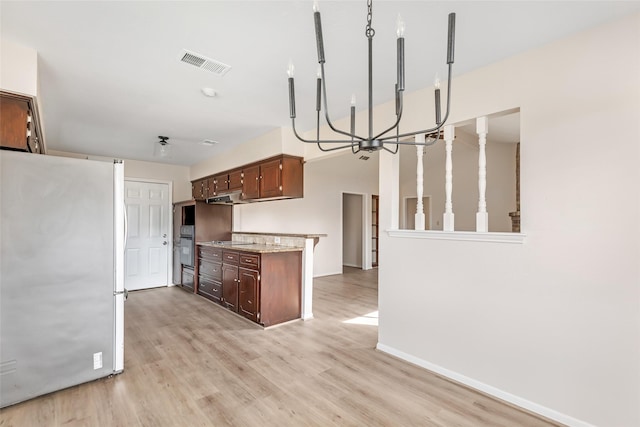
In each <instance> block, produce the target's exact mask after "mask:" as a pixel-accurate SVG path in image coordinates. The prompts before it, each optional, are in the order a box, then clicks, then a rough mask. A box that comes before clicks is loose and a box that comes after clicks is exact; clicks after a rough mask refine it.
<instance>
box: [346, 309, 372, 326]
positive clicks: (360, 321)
mask: <svg viewBox="0 0 640 427" xmlns="http://www.w3.org/2000/svg"><path fill="white" fill-rule="evenodd" d="M342 323H348V324H351V325H371V326H378V310H376V311H372V312H371V313H368V314H365V315H363V316H360V317H354V318H353V319H349V320H345V321H344V322H342Z"/></svg>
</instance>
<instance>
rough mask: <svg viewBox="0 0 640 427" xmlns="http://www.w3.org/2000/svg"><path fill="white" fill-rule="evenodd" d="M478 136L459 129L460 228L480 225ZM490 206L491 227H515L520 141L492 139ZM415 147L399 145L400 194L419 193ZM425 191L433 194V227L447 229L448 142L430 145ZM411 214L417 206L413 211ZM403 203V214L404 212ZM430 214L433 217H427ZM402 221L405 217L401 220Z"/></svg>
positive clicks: (456, 193)
mask: <svg viewBox="0 0 640 427" xmlns="http://www.w3.org/2000/svg"><path fill="white" fill-rule="evenodd" d="M478 151H479V149H478V137H477V136H475V137H474V136H472V135H469V134H466V133H462V132H459V131H458V132H457V133H456V139H455V142H454V143H453V150H452V158H453V194H452V197H451V198H452V201H453V212H454V214H455V229H456V231H475V229H476V212H477V211H478V197H479V196H478ZM486 154H487V191H486V199H487V212H489V231H501V232H510V231H511V218H510V217H509V212H512V211H515V210H516V144H510V143H500V142H492V141H491V140H488V141H487V146H486ZM416 162H417V158H416V149H415V147H412V146H403V147H400V198H401V200H404V198H405V197H416ZM423 166H424V193H423V194H424V195H425V196H430V197H431V215H432V224H431V225H432V228H431V229H432V230H442V214H443V213H444V198H445V191H444V178H445V170H444V168H445V149H444V142H442V141H441V142H438V143H436V144H435V145H432V146H430V147H426V148H425V156H424V159H423ZM410 214H411V215H413V214H415V212H412V213H410ZM404 215H405V206H404V203H401V206H400V217H401V218H404V217H405V216H404ZM427 220H428V218H427ZM402 224H403V222H402V221H401V222H400V225H401V226H402Z"/></svg>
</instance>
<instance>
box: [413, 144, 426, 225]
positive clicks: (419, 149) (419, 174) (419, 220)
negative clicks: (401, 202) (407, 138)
mask: <svg viewBox="0 0 640 427" xmlns="http://www.w3.org/2000/svg"><path fill="white" fill-rule="evenodd" d="M415 138H416V142H422V143H424V140H425V136H424V134H418V135H416V136H415ZM416 155H417V157H418V164H417V166H416V196H417V198H418V200H417V203H416V214H415V227H414V228H415V229H416V230H424V206H423V205H422V193H423V192H424V184H423V181H424V172H423V168H422V157H423V156H424V145H416Z"/></svg>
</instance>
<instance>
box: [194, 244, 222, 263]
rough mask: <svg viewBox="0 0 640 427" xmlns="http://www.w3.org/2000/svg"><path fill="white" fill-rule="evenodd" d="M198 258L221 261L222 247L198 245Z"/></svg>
mask: <svg viewBox="0 0 640 427" xmlns="http://www.w3.org/2000/svg"><path fill="white" fill-rule="evenodd" d="M198 258H202V259H203V260H206V261H214V262H222V249H220V248H211V247H208V246H198Z"/></svg>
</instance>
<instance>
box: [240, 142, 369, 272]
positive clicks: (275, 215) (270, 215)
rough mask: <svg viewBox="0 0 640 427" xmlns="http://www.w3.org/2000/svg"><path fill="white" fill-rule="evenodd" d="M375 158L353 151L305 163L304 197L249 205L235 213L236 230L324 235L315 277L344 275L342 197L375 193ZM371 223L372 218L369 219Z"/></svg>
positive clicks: (316, 255)
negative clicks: (352, 194) (353, 152)
mask: <svg viewBox="0 0 640 427" xmlns="http://www.w3.org/2000/svg"><path fill="white" fill-rule="evenodd" d="M377 168H378V160H377V154H373V155H372V156H371V158H370V159H369V160H367V161H363V160H359V159H358V157H357V156H353V155H352V154H351V152H348V153H342V154H341V155H338V156H334V157H329V158H324V159H320V160H314V161H309V162H307V163H305V165H304V197H303V198H302V199H292V200H277V201H267V202H259V203H250V204H247V205H236V206H234V209H233V221H234V231H247V232H278V233H323V234H327V237H322V238H320V242H319V243H318V245H317V246H316V248H315V252H314V267H313V274H314V276H316V277H317V276H324V275H328V274H339V273H341V272H342V193H343V191H344V192H347V193H358V194H364V196H363V197H365V198H369V199H370V198H371V195H372V194H377V192H378V172H377ZM369 221H370V219H369Z"/></svg>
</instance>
